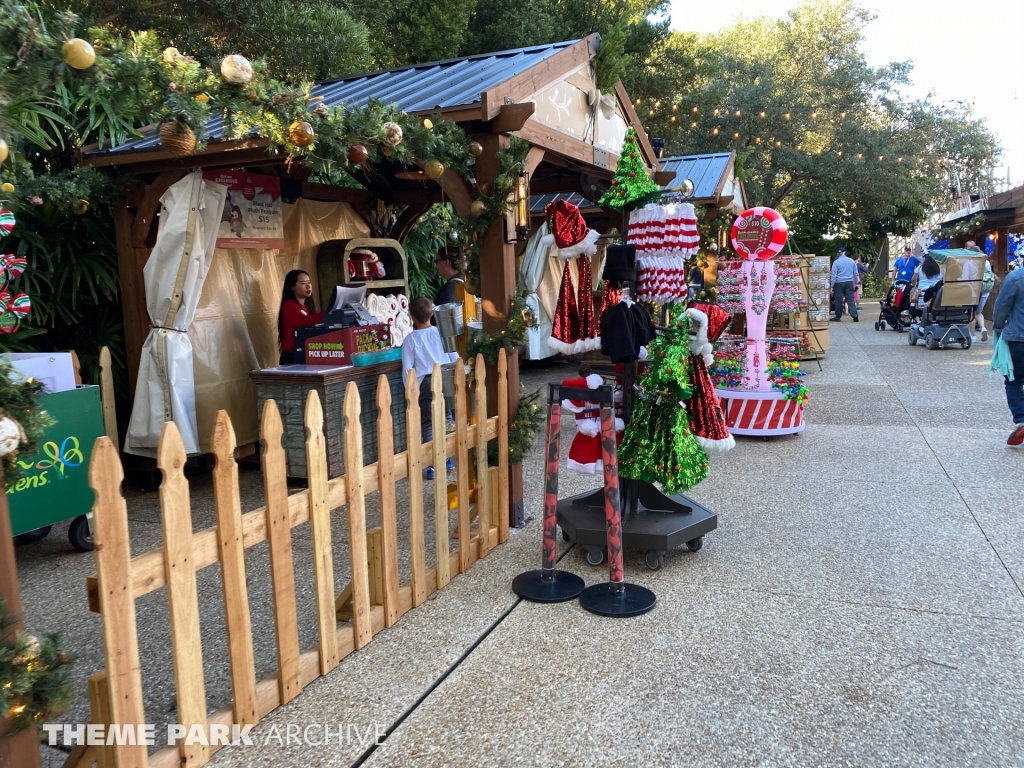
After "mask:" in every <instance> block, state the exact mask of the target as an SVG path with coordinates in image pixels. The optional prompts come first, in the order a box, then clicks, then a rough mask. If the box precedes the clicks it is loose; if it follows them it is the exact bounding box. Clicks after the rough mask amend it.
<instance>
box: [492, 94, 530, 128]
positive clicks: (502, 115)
mask: <svg viewBox="0 0 1024 768" xmlns="http://www.w3.org/2000/svg"><path fill="white" fill-rule="evenodd" d="M536 111H537V105H536V104H535V103H534V102H532V101H524V102H523V103H522V104H506V105H504V106H503V107H502V108H501V112H499V113H498V116H497V117H496V118H494V120H492V121H491V131H492V132H493V133H514V132H515V131H518V130H519V129H520V128H522V127H523V126H524V125H526V121H527V120H529V119H530V117H531V116H532V115H533V113H534V112H536Z"/></svg>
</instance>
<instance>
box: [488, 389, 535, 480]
mask: <svg viewBox="0 0 1024 768" xmlns="http://www.w3.org/2000/svg"><path fill="white" fill-rule="evenodd" d="M524 391H525V389H524V388H523V387H522V386H520V389H519V392H520V394H519V410H518V411H516V415H515V416H513V417H512V421H511V422H510V423H509V425H508V462H509V464H521V463H522V461H523V459H525V458H526V455H527V454H528V453H529V452H530V449H531V448H533V442H534V440H536V439H537V433H538V432H539V431H540V427H541V424H542V423H543V421H544V409H543V408H542V407H541V404H540V392H541V391H540V390H539V389H538V390H537V391H536V392H534V393H533V394H531V395H524V394H523V392H524ZM487 463H488V464H489V465H490V466H492V467H496V466H498V448H497V446H494V445H492V446H490V447H489V448H488V449H487Z"/></svg>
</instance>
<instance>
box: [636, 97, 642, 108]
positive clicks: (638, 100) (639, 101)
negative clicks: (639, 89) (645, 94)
mask: <svg viewBox="0 0 1024 768" xmlns="http://www.w3.org/2000/svg"><path fill="white" fill-rule="evenodd" d="M642 101H643V99H637V100H636V105H637V106H638V107H639V106H640V103H641V102H642Z"/></svg>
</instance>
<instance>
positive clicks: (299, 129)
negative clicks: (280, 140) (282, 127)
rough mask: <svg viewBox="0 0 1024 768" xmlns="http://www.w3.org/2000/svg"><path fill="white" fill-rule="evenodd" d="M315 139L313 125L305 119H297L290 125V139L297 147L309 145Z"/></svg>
mask: <svg viewBox="0 0 1024 768" xmlns="http://www.w3.org/2000/svg"><path fill="white" fill-rule="evenodd" d="M315 139H316V133H315V132H314V131H313V126H312V125H310V124H309V123H307V122H306V121H305V120H296V121H295V122H294V123H292V124H291V125H289V126H288V141H290V142H291V143H292V144H294V145H295V146H296V147H308V146H309V145H310V144H312V143H313V141H314V140H315Z"/></svg>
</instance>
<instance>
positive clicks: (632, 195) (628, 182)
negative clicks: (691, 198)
mask: <svg viewBox="0 0 1024 768" xmlns="http://www.w3.org/2000/svg"><path fill="white" fill-rule="evenodd" d="M657 191H658V185H657V183H656V182H655V181H654V180H653V179H652V178H651V177H650V174H648V172H647V168H646V167H645V166H644V160H643V154H642V153H641V152H640V144H639V142H638V141H637V138H636V131H635V130H634V129H633V128H630V129H629V130H628V131H626V140H625V142H623V144H622V154H621V155H619V164H618V165H617V166H616V167H615V179H614V180H613V181H612V188H611V189H609V190H608V191H607V192H605V193H604V195H602V196H601V199H600V200H599V201H598V202H599V204H600V205H604V206H607V207H609V208H622V207H623V206H625V205H629V204H630V203H632V202H633V201H634V200H639V199H640V198H641V197H644V196H645V195H649V194H651V193H652V192H657Z"/></svg>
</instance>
